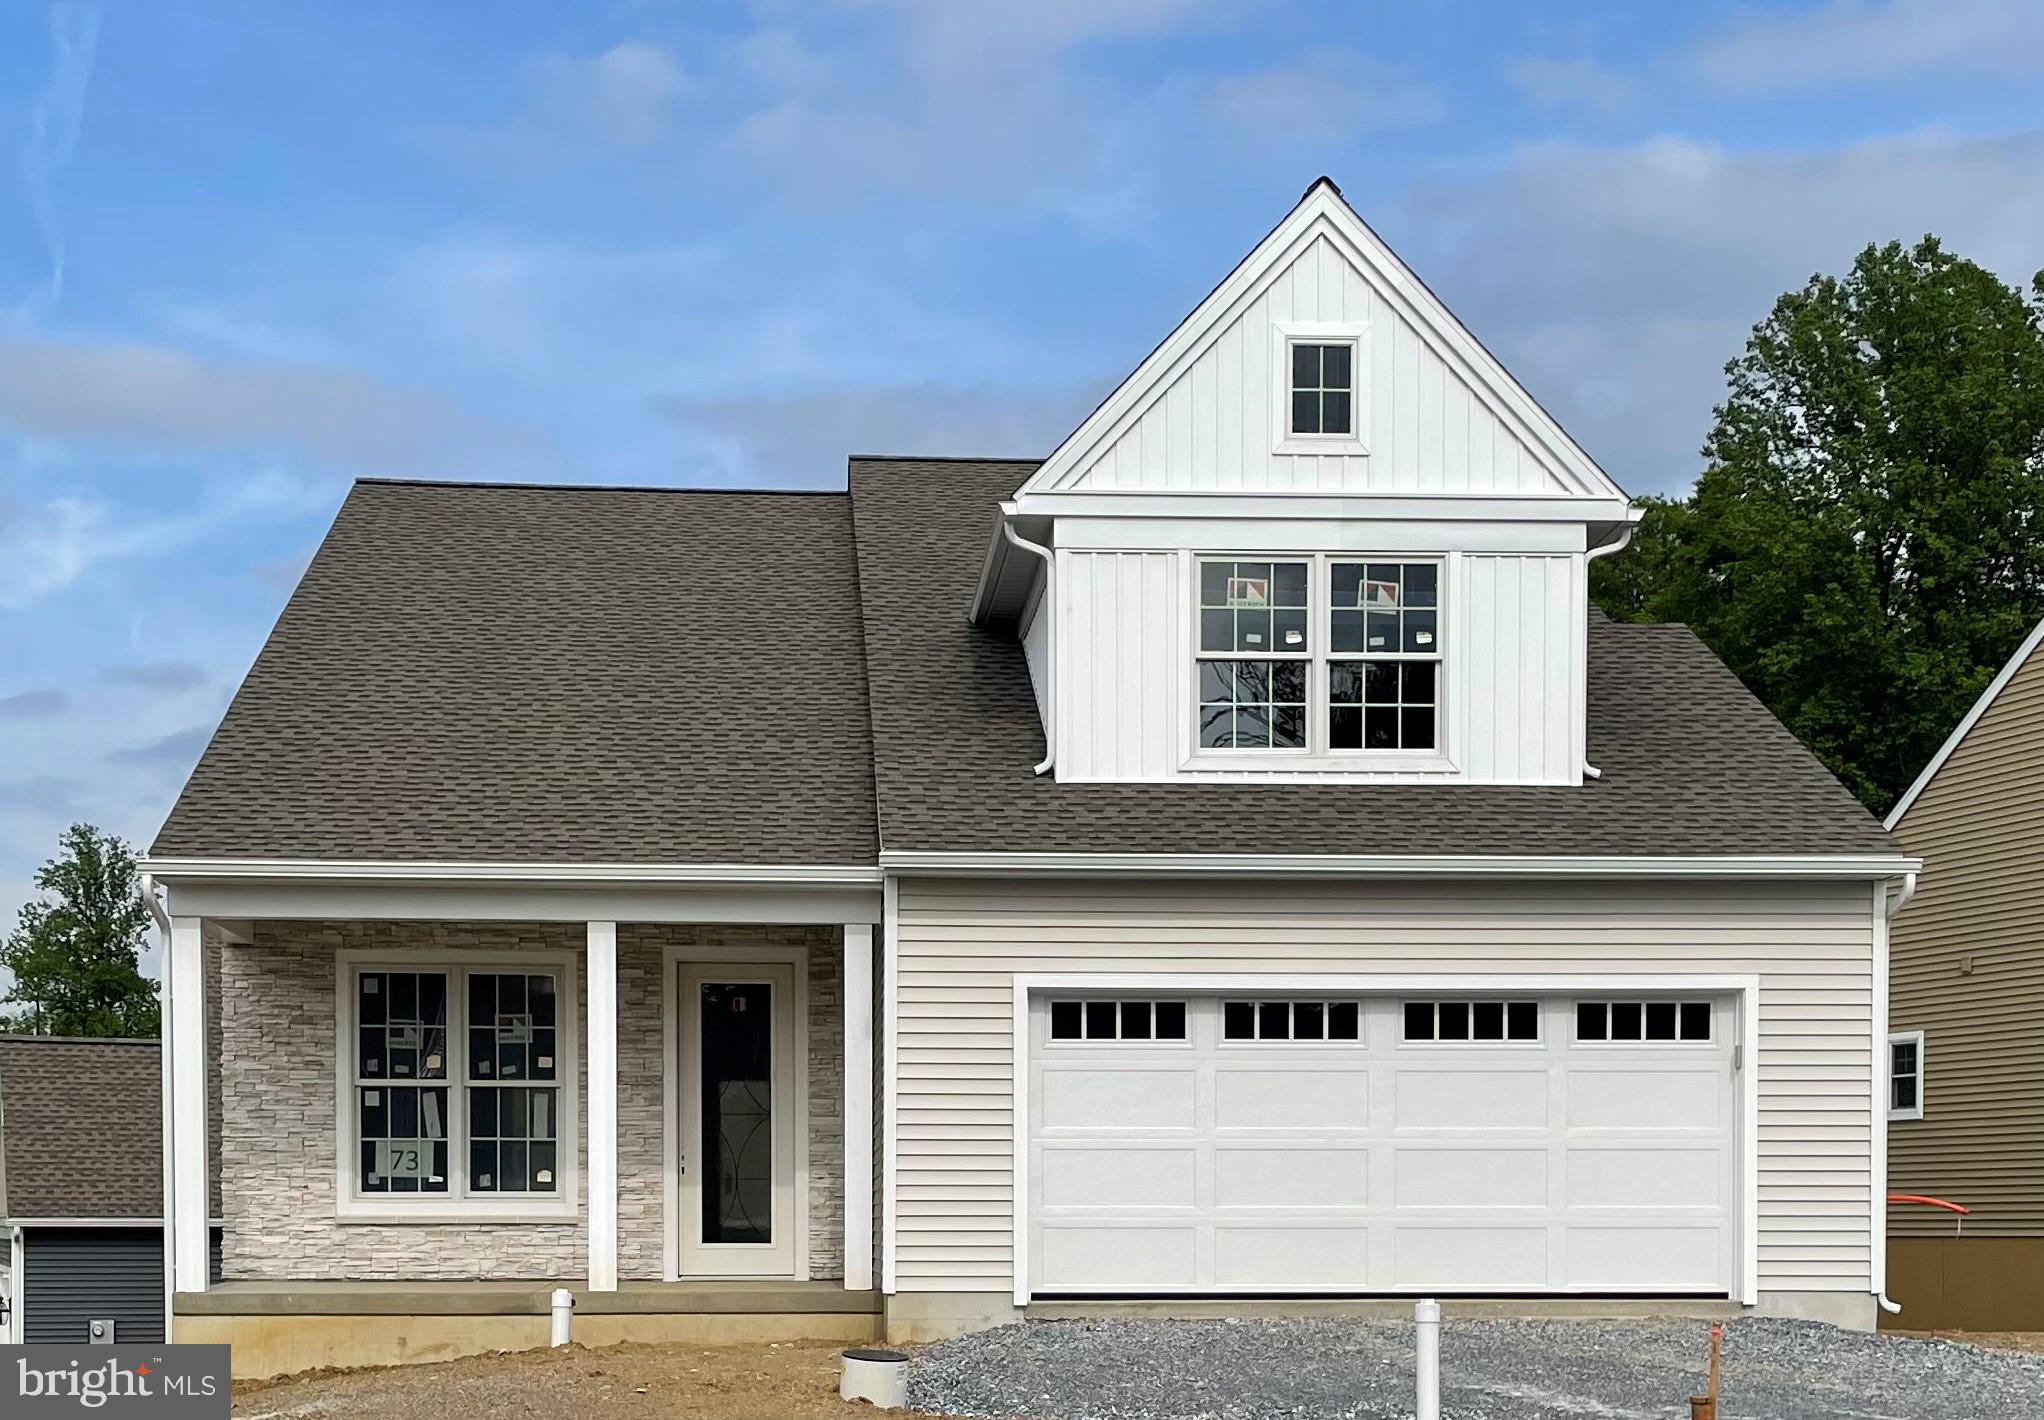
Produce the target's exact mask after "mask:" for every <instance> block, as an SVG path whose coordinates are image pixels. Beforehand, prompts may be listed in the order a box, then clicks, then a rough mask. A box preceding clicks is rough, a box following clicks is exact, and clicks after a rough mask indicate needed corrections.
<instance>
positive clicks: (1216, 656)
mask: <svg viewBox="0 0 2044 1420" xmlns="http://www.w3.org/2000/svg"><path fill="white" fill-rule="evenodd" d="M1637 516H1638V515H1637V513H1636V511H1634V510H1633V509H1632V508H1631V507H1630V506H1629V504H1628V502H1627V499H1626V496H1625V494H1624V493H1623V492H1622V491H1621V490H1620V489H1619V488H1618V486H1617V485H1616V484H1615V483H1614V482H1613V481H1612V480H1611V479H1610V477H1609V476H1608V475H1606V474H1605V473H1604V471H1603V470H1602V469H1600V468H1599V467H1598V466H1597V465H1596V463H1595V462H1594V461H1593V460H1592V459H1591V458H1590V457H1589V455H1588V454H1586V453H1585V452H1583V450H1582V449H1581V448H1580V447H1579V446H1578V445H1577V444H1576V443H1575V441H1574V440H1572V439H1570V438H1569V436H1568V435H1567V434H1566V433H1565V432H1564V431H1563V430H1562V428H1561V427H1560V425H1558V424H1556V423H1555V421H1554V420H1553V418H1552V417H1551V416H1549V415H1548V414H1547V412H1546V411H1545V410H1543V409H1541V407H1540V406H1539V405H1538V404H1537V403H1536V402H1535V401H1534V400H1533V399H1532V397H1531V396H1530V395H1528V394H1527V393H1526V391H1525V390H1524V389H1522V388H1521V387H1520V386H1519V384H1518V383H1517V382H1516V381H1515V380H1513V379H1512V377H1511V376H1510V375H1509V374H1508V373H1506V371H1505V369H1504V367H1503V366H1502V365H1500V364H1498V362H1497V360H1496V359H1495V358H1494V357H1493V356H1492V355H1491V354H1490V352H1489V351H1487V350H1486V349H1484V347H1483V346H1482V345H1481V344H1480V343H1479V342H1478V341H1477V340H1476V338H1475V337H1474V336H1472V335H1471V334H1470V333H1469V331H1468V330H1467V329H1465V328H1464V327H1463V325H1462V324H1461V322H1460V321H1458V320H1457V319H1456V318H1455V316H1454V315H1453V314H1452V313H1451V312H1450V311H1449V310H1448V309H1447V307H1446V306H1444V305H1442V304H1441V302H1440V300H1439V299H1438V298H1437V297H1436V296H1435V295H1434V294H1433V292H1431V291H1430V290H1428V289H1427V287H1426V286H1425V284H1424V283H1422V282H1421V281H1420V280H1419V278H1418V277H1417V276H1415V275H1414V274H1413V273H1412V272H1411V271H1410V270H1409V269H1408V268H1407V267H1406V266H1405V264H1404V263H1403V262H1402V261H1400V260H1399V259H1398V257H1397V256H1396V255H1395V254H1394V253H1393V252H1392V251H1391V249H1390V248H1389V247H1387V246H1386V245H1385V244H1384V243H1383V241H1382V240H1380V239H1379V238H1378V236H1377V235H1376V233H1374V232H1372V231H1371V230H1370V229H1369V227H1368V226H1367V225H1365V224H1364V222H1363V221H1362V219H1361V218H1360V217H1358V216H1357V215H1356V213H1355V211H1354V209H1352V208H1351V207H1350V206H1349V205H1348V203H1347V202H1345V201H1344V200H1343V199H1342V196H1341V193H1340V190H1339V189H1338V188H1336V187H1335V185H1334V184H1333V183H1332V182H1330V181H1328V180H1327V179H1325V178H1323V179H1321V180H1320V181H1318V182H1316V183H1314V185H1313V186H1312V187H1311V188H1309V189H1308V190H1307V192H1306V195H1305V196H1304V197H1303V198H1302V199H1301V200H1300V202H1299V204H1298V206H1296V207H1294V208H1293V209H1292V211H1291V212H1290V213H1288V214H1287V215H1286V217H1285V218H1284V220H1283V221H1282V222H1280V223H1279V224H1278V225H1277V227H1276V228H1275V229H1274V230H1273V231H1272V232H1271V233H1270V234H1269V235H1268V236H1266V237H1265V238H1264V239H1263V241H1262V242H1260V243H1259V244H1258V245H1257V246H1256V248H1255V250H1253V251H1252V252H1250V253H1249V255H1248V256H1247V257H1245V258H1244V259H1243V260H1242V262H1241V264H1240V265H1238V266H1237V267H1236V268H1235V269H1234V270H1233V271H1232V272H1230V273H1229V274H1228V276H1227V277H1226V279H1224V280H1223V281H1222V282H1221V284H1220V285H1219V286H1217V287H1215V288H1214V290H1213V291H1212V292H1211V293H1210V294H1209V295H1208V296H1207V297H1206V299H1205V300H1203V301H1202V302H1200V304H1199V305H1198V307H1196V308H1195V309H1194V310H1193V312H1192V314H1191V315H1189V316H1187V317H1186V318H1185V320H1184V321H1182V322H1181V323H1180V324H1179V326H1178V328H1177V329H1176V330H1174V331H1173V332H1172V333H1171V334H1170V335H1169V336H1168V337H1167V338H1166V339H1165V340H1164V342H1163V343H1162V344H1161V345H1159V346H1158V347H1157V348H1156V349H1155V350H1154V351H1153V352H1151V354H1150V356H1149V358H1148V359H1146V360H1144V361H1143V363H1142V364H1141V365H1140V366H1138V367H1137V369H1136V370H1135V372H1134V373H1133V374H1131V375H1130V376H1129V377H1128V378H1127V379H1126V380H1124V381H1123V382H1122V384H1121V385H1120V386H1119V387H1118V388H1117V389H1116V390H1115V391H1114V393H1113V394H1111V395H1110V396H1108V398H1107V399H1106V400H1105V401H1104V402H1103V403H1102V404H1101V405H1100V407H1099V408H1098V409H1097V410H1095V411H1094V412H1093V414H1092V415H1091V416H1090V417H1089V418H1088V419H1087V420H1086V421H1085V423H1083V424H1081V425H1080V426H1079V428H1078V429H1077V430H1076V431H1074V432H1073V434H1072V435H1071V437H1069V438H1068V439H1066V440H1065V441H1064V443H1063V444H1061V445H1059V447H1058V448H1057V450H1056V451H1055V452H1054V453H1053V454H1052V455H1051V456H1050V457H1049V458H1048V459H1047V460H1045V462H1044V463H1043V465H1042V467H1041V468H1040V469H1039V470H1038V471H1037V472H1036V474H1035V475H1034V476H1033V477H1032V478H1030V479H1029V481H1028V482H1027V483H1025V484H1024V485H1023V486H1022V487H1021V488H1020V489H1019V490H1018V491H1017V492H1016V494H1015V497H1014V499H1013V500H1012V502H1010V503H1008V504H1005V505H1004V506H1003V508H1002V518H1001V523H1000V526H999V527H997V528H996V529H995V530H994V535H993V540H992V543H991V544H990V546H989V549H988V554H987V560H986V565H985V568H984V573H983V576H982V578H981V582H980V587H979V593H978V597H977V599H976V603H975V606H974V608H973V615H974V618H975V619H976V620H978V621H981V622H982V623H984V624H988V625H992V626H1009V627H1012V628H1013V629H1014V631H1015V633H1016V634H1017V635H1018V636H1019V637H1020V638H1021V640H1022V643H1023V645H1024V647H1025V649H1026V651H1027V656H1028V661H1029V666H1030V674H1031V677H1032V679H1033V681H1034V684H1035V689H1036V697H1037V705H1038V709H1039V711H1040V713H1041V714H1042V716H1043V719H1044V726H1045V739H1046V744H1047V747H1048V751H1049V752H1048V754H1047V756H1046V763H1045V765H1044V766H1042V767H1043V768H1044V769H1046V770H1051V771H1054V772H1055V773H1056V775H1057V777H1058V778H1059V779H1060V780H1062V781H1071V782H1084V781H1088V780H1132V779H1140V780H1203V781H1212V780H1216V779H1251V780H1259V781H1261V780H1271V779H1282V780H1286V781H1293V782H1296V781H1300V780H1308V781H1318V780H1323V779H1330V778H1332V779H1362V780H1370V781H1385V780H1394V781H1417V782H1450V783H1539V784H1579V783H1581V782H1582V779H1583V777H1584V685H1585V680H1586V668H1585V630H1584V628H1585V619H1586V616H1587V612H1588V561H1589V559H1590V558H1591V557H1592V556H1594V555H1597V554H1599V553H1601V552H1603V551H1608V550H1613V549H1615V548H1616V547H1617V546H1619V545H1622V542H1623V539H1624V538H1625V537H1626V536H1627V534H1628V532H1629V530H1630V528H1631V526H1632V524H1633V522H1634V521H1635V520H1636V519H1637Z"/></svg>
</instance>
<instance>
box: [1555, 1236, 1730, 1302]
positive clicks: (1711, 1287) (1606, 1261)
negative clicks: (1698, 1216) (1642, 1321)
mask: <svg viewBox="0 0 2044 1420" xmlns="http://www.w3.org/2000/svg"><path fill="white" fill-rule="evenodd" d="M1725 1241H1726V1240H1725V1234H1724V1230H1723V1229H1722V1228H1718V1227H1708V1226H1706V1227H1690V1228H1682V1227H1668V1226H1662V1227H1645V1228H1640V1227H1631V1228H1628V1227H1601V1228H1585V1227H1572V1228H1570V1229H1569V1231H1568V1237H1567V1241H1566V1243H1565V1244H1564V1253H1565V1256H1566V1257H1567V1259H1568V1262H1567V1275H1566V1277H1565V1278H1564V1281H1565V1284H1566V1285H1568V1286H1571V1287H1581V1288H1598V1287H1602V1288H1611V1289H1614V1290H1616V1289H1622V1288H1641V1287H1653V1288H1657V1289H1660V1290H1664V1291H1692V1290H1693V1291H1699V1292H1708V1291H1719V1290H1722V1289H1723V1286H1724V1283H1723V1281H1722V1277H1723V1272H1724V1254H1725Z"/></svg>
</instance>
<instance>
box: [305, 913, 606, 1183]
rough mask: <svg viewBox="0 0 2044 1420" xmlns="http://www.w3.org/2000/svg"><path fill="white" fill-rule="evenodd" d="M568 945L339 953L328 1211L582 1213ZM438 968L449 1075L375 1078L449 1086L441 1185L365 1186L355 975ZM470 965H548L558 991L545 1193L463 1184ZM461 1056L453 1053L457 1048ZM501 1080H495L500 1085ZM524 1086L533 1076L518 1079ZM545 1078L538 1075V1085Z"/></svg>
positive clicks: (575, 1011) (577, 1009)
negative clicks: (442, 1189) (418, 1188)
mask: <svg viewBox="0 0 2044 1420" xmlns="http://www.w3.org/2000/svg"><path fill="white" fill-rule="evenodd" d="M575 967H576V959H575V954H574V953H573V952H492V951H482V950H475V951H463V950H448V951H432V952H427V951H419V952H369V951H341V952H337V953H335V970H334V1143H335V1148H334V1171H335V1190H334V1214H335V1216H336V1217H337V1218H341V1219H346V1220H348V1221H352V1222H385V1223H405V1222H410V1223H463V1222H487V1223H561V1222H572V1221H574V1220H575V1219H577V1218H579V1217H580V1216H581V1185H582V1179H581V1167H580V1154H581V1133H580V1125H581V1120H580V1101H581V1093H582V1053H581V1051H582V1039H581V997H580V993H579V991H578V990H577V981H576V970H575ZM376 971H408V972H418V971H428V972H431V971H440V972H446V973H447V976H448V983H447V992H448V1000H447V1050H448V1065H447V1078H446V1079H445V1080H444V1081H441V1080H432V1081H427V1080H406V1081H380V1082H378V1083H382V1084H400V1085H403V1086H405V1087H408V1088H409V1087H415V1086H420V1085H427V1086H431V1087H433V1088H438V1087H440V1086H441V1085H443V1084H444V1085H445V1086H446V1088H447V1192H446V1193H444V1194H428V1193H364V1192H362V1191H361V1188H360V1180H359V1178H358V1173H359V1169H360V1159H361V1147H360V1146H361V1139H360V1134H361V1113H360V1109H359V1106H358V1103H357V1099H356V1089H357V1080H358V1075H357V1070H358V1068H359V1062H358V1061H357V1060H356V1058H355V1057H356V1055H357V1053H358V1050H359V1041H360V1035H359V1033H358V1031H357V1029H356V1024H355V1000H356V991H357V986H356V981H357V978H359V977H360V976H361V974H362V973H363V972H376ZM470 972H517V973H524V974H527V975H530V974H533V973H546V972H550V973H552V974H553V975H554V977H555V978H556V980H557V983H558V984H557V986H556V988H555V1006H554V1015H555V1027H554V1029H555V1032H556V1035H555V1040H554V1050H555V1055H556V1057H557V1064H556V1067H555V1070H554V1075H555V1078H554V1080H553V1082H552V1083H553V1084H554V1086H555V1087H557V1088H558V1089H559V1091H560V1104H559V1108H558V1110H557V1112H556V1119H555V1132H556V1138H555V1144H554V1171H555V1175H556V1181H557V1184H558V1187H557V1189H556V1191H555V1192H554V1193H552V1194H544V1193H508V1194H507V1193H496V1192H490V1193H471V1192H469V1190H468V1142H469V1141H468V1091H469V1088H470V1086H471V1084H475V1085H477V1086H479V1087H484V1088H488V1087H490V1086H489V1085H486V1084H485V1082H482V1081H471V1080H470V1079H469V1078H468V1035H467V1031H468V980H467V974H468V973H470ZM457 1050H459V1052H460V1054H459V1055H458V1056H457V1055H456V1053H455V1052H456V1051H457ZM499 1083H501V1082H499ZM517 1083H518V1084H519V1085H521V1086H522V1085H530V1084H532V1083H533V1082H532V1081H529V1080H528V1081H519V1082H517ZM546 1083H547V1082H545V1081H541V1082H539V1085H540V1087H541V1088H544V1087H545V1086H546Z"/></svg>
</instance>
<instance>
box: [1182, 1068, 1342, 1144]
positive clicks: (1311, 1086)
mask: <svg viewBox="0 0 2044 1420" xmlns="http://www.w3.org/2000/svg"><path fill="white" fill-rule="evenodd" d="M1369 1127H1370V1076H1369V1072H1367V1071H1364V1070H1355V1069H1349V1070H1325V1069H1321V1070H1316V1069H1311V1068H1306V1067H1291V1068H1282V1067H1277V1068H1273V1067H1259V1066H1250V1065H1246V1064H1244V1065H1232V1064H1231V1065H1229V1066H1228V1067H1226V1068H1222V1069H1220V1070H1218V1071H1217V1072H1216V1074H1215V1076H1214V1128H1215V1129H1217V1130H1222V1131H1226V1130H1247V1129H1311V1130H1315V1131H1319V1132H1325V1131H1329V1130H1336V1129H1357V1130H1361V1129H1368V1128H1369Z"/></svg>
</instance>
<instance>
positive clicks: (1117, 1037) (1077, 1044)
mask: <svg viewBox="0 0 2044 1420" xmlns="http://www.w3.org/2000/svg"><path fill="white" fill-rule="evenodd" d="M1101 1002H1110V1003H1112V1004H1113V1006H1114V1034H1113V1035H1111V1036H1109V1035H1087V1034H1086V1019H1085V1008H1086V1007H1087V1006H1089V1005H1097V1004H1099V1003H1101ZM1160 1004H1165V1005H1173V1006H1177V1007H1178V1008H1179V1009H1180V1010H1181V1011H1183V1012H1184V1013H1185V1014H1184V1021H1185V1030H1184V1033H1183V1034H1181V1035H1167V1036H1159V1035H1158V1034H1157V1033H1156V1032H1157V1007H1158V1006H1159V1005H1160ZM1060 1005H1074V1006H1077V1007H1079V1008H1080V1017H1079V1034H1078V1035H1076V1036H1059V1035H1052V1034H1051V1024H1050V1013H1051V1011H1052V1009H1053V1008H1055V1007H1057V1006H1060ZM1125 1005H1145V1006H1148V1007H1149V1008H1150V1034H1148V1035H1128V1036H1125V1035H1123V1034H1122V1033H1121V1008H1122V1007H1123V1006H1125ZM1043 1040H1044V1044H1045V1046H1046V1047H1055V1048H1056V1049H1059V1050H1083V1049H1086V1048H1088V1047H1091V1046H1101V1045H1164V1046H1172V1045H1186V1046H1189V1045H1191V1044H1192V1002H1191V1000H1190V999H1189V998H1187V997H1184V996H1173V995H1169V994H1166V995H1162V996H1143V995H1136V994H1130V995H1117V996H1078V995H1062V996H1056V997H1052V998H1049V999H1047V1000H1046V1001H1045V1002H1044V1007H1043Z"/></svg>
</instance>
